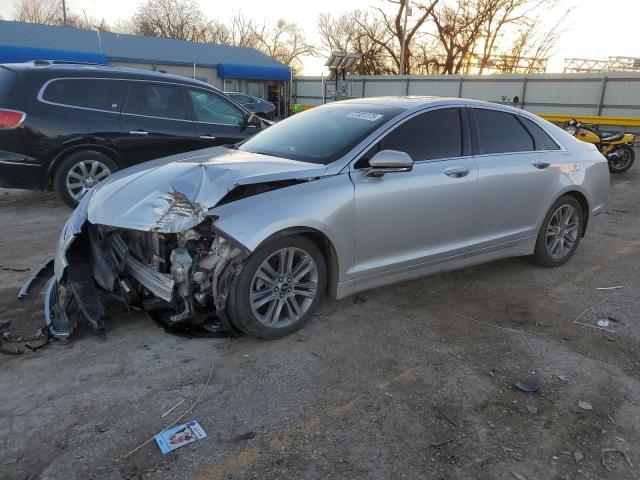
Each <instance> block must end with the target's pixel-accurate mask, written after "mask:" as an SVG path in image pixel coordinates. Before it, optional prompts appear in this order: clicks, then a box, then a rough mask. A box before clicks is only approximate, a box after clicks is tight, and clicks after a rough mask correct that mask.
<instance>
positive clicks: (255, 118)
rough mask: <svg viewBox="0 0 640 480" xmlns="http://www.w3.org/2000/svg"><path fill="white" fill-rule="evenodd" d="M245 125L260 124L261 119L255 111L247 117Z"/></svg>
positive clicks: (256, 125) (257, 125) (255, 125)
mask: <svg viewBox="0 0 640 480" xmlns="http://www.w3.org/2000/svg"><path fill="white" fill-rule="evenodd" d="M247 125H251V126H254V127H259V126H260V125H262V119H261V118H260V117H259V116H257V115H256V114H255V113H252V114H251V115H249V117H248V118H247Z"/></svg>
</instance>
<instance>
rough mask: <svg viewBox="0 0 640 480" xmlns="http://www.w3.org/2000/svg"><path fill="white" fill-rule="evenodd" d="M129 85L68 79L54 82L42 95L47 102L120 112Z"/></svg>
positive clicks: (116, 82)
mask: <svg viewBox="0 0 640 480" xmlns="http://www.w3.org/2000/svg"><path fill="white" fill-rule="evenodd" d="M126 86H127V83H126V82H125V81H123V80H101V79H78V78H73V79H72V78H68V79H61V80H53V81H52V82H51V83H49V84H48V85H47V87H46V89H45V91H44V92H43V94H42V99H43V100H45V101H47V102H52V103H57V104H60V105H68V106H71V107H81V108H91V109H95V110H105V111H109V112H119V111H120V108H121V106H122V99H123V97H124V92H125V90H126Z"/></svg>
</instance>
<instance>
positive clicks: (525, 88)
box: [520, 75, 529, 110]
mask: <svg viewBox="0 0 640 480" xmlns="http://www.w3.org/2000/svg"><path fill="white" fill-rule="evenodd" d="M528 80H529V79H528V78H527V76H526V75H525V76H524V84H523V85H522V98H521V99H520V108H522V109H523V110H524V97H525V95H526V94H527V82H528Z"/></svg>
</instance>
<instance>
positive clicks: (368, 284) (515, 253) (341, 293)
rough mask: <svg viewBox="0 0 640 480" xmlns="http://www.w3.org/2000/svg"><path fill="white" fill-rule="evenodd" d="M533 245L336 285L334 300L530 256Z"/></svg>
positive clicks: (532, 239) (531, 241)
mask: <svg viewBox="0 0 640 480" xmlns="http://www.w3.org/2000/svg"><path fill="white" fill-rule="evenodd" d="M535 244H536V237H533V236H532V237H528V238H527V239H525V240H523V241H522V242H520V243H518V244H516V245H514V246H512V247H508V248H501V249H499V250H492V251H490V252H484V253H475V254H472V255H469V256H460V257H456V258H454V259H452V260H450V261H447V262H442V263H437V264H428V265H426V266H423V267H420V268H416V269H413V270H404V271H402V272H397V273H389V274H388V275H385V276H380V277H376V278H372V279H369V280H364V281H361V282H360V283H354V282H351V281H347V282H342V283H339V284H338V289H337V296H336V298H337V299H338V300H339V299H341V298H345V297H348V296H349V295H354V294H356V293H358V292H362V291H364V290H370V289H372V288H378V287H382V286H385V285H391V284H394V283H398V282H404V281H406V280H415V279H416V278H421V277H426V276H428V275H433V274H436V273H442V272H448V271H450V270H458V269H461V268H466V267H471V266H473V265H479V264H482V263H488V262H492V261H494V260H499V259H501V258H509V257H520V256H524V255H531V254H532V253H533V250H534V248H535Z"/></svg>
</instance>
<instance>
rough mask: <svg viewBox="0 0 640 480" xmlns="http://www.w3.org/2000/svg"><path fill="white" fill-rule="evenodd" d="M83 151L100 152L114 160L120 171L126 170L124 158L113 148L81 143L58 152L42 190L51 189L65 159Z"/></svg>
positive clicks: (48, 169) (50, 165)
mask: <svg viewBox="0 0 640 480" xmlns="http://www.w3.org/2000/svg"><path fill="white" fill-rule="evenodd" d="M82 150H93V151H96V152H100V153H102V154H103V155H106V156H107V157H109V158H110V159H111V160H113V161H114V162H115V163H116V165H117V166H118V169H122V168H124V162H123V159H122V156H121V155H120V154H119V153H118V152H117V151H116V150H115V149H113V148H111V147H108V146H106V145H99V144H94V143H81V144H77V145H72V146H69V147H67V148H65V149H64V150H62V151H61V152H58V153H57V154H56V156H55V157H54V158H53V160H52V161H51V163H50V164H49V167H48V168H47V174H46V175H45V177H44V179H43V185H42V189H43V190H49V189H50V187H51V182H52V181H53V177H54V176H55V174H56V171H57V169H58V167H59V166H60V164H61V163H62V161H63V160H64V159H65V158H67V157H68V156H69V155H72V154H74V153H76V152H80V151H82Z"/></svg>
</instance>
